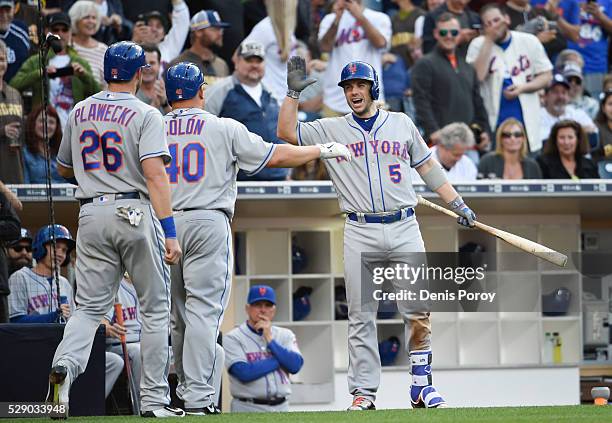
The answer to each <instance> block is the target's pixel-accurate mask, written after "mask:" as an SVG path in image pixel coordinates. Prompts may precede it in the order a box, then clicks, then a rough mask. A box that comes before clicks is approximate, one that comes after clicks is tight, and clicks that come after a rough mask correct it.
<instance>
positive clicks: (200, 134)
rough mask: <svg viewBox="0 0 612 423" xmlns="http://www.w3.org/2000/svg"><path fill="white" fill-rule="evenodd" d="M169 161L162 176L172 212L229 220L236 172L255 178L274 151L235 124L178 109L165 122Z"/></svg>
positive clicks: (232, 209)
mask: <svg viewBox="0 0 612 423" xmlns="http://www.w3.org/2000/svg"><path fill="white" fill-rule="evenodd" d="M164 121H165V130H166V134H167V137H168V148H169V151H170V155H171V156H172V160H171V161H170V163H169V164H168V165H166V173H167V174H168V179H169V180H170V187H171V190H172V208H173V209H175V210H183V209H188V208H194V209H208V210H213V209H216V210H222V211H223V212H225V213H226V214H227V215H228V216H229V217H230V218H231V217H232V216H233V214H234V204H235V202H236V194H237V189H236V175H237V174H238V169H242V170H244V171H245V172H247V174H249V175H253V174H256V173H257V172H259V171H260V170H262V169H263V168H264V167H265V166H266V164H267V163H268V161H269V160H270V158H271V157H272V154H273V152H274V149H275V148H276V146H275V144H271V143H267V142H265V141H264V140H263V139H262V138H261V137H260V136H259V135H256V134H253V133H251V132H249V131H248V130H247V129H246V127H245V126H244V125H243V124H241V123H240V122H237V121H235V120H233V119H227V118H218V117H217V116H215V115H213V114H211V113H208V112H205V111H204V110H200V109H178V110H175V111H172V112H170V113H168V114H167V115H166V116H164Z"/></svg>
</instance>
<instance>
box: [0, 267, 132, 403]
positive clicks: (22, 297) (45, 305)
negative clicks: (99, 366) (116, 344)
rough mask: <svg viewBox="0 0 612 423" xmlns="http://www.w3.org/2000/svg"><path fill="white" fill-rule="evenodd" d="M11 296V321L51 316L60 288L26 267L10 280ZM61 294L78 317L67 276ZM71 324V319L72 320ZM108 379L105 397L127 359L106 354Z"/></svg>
mask: <svg viewBox="0 0 612 423" xmlns="http://www.w3.org/2000/svg"><path fill="white" fill-rule="evenodd" d="M9 284H10V288H11V295H9V310H10V318H11V319H13V318H16V317H18V316H27V315H33V314H38V315H41V314H47V313H51V312H53V311H55V310H56V309H57V287H56V285H55V281H54V280H53V278H47V277H45V276H41V275H39V274H37V273H35V272H34V271H33V270H32V269H30V268H28V267H22V268H21V269H20V270H18V271H16V272H15V273H13V274H12V275H11V277H10V279H9ZM59 284H60V293H61V296H62V297H66V299H65V304H68V305H69V306H70V314H71V315H72V313H74V309H75V305H74V299H73V295H72V286H70V282H68V280H67V279H66V278H64V277H63V276H60V277H59ZM68 321H70V317H69V318H68ZM105 361H106V366H105V375H104V376H105V377H104V393H105V396H108V394H110V392H111V390H112V389H113V385H114V384H115V381H116V380H117V378H118V377H119V375H120V374H121V370H122V369H123V359H122V358H121V357H119V356H117V355H115V354H112V353H106V360H105Z"/></svg>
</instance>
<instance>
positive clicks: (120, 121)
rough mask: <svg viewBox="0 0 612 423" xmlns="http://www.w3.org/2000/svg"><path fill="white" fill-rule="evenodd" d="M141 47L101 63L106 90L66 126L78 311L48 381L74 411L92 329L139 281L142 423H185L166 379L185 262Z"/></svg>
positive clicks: (64, 163)
mask: <svg viewBox="0 0 612 423" xmlns="http://www.w3.org/2000/svg"><path fill="white" fill-rule="evenodd" d="M146 66H147V63H146V60H145V53H144V51H143V49H142V48H141V47H140V46H138V45H136V44H134V43H132V42H126V41H123V42H119V43H115V44H113V45H111V46H110V47H109V48H108V50H107V51H106V53H105V55H104V79H105V80H106V82H107V83H108V89H107V90H106V91H101V92H99V93H97V94H94V95H93V96H91V97H89V98H87V99H85V100H83V101H82V102H80V103H78V104H77V105H76V106H75V107H74V109H73V110H72V112H71V113H70V116H69V118H68V123H67V125H66V128H65V130H64V135H63V138H62V143H61V145H60V149H59V153H58V156H57V161H58V172H59V173H60V174H61V175H62V176H64V177H65V178H70V177H76V180H77V181H78V185H79V186H78V188H77V191H76V197H77V198H78V199H79V202H80V205H81V209H80V212H79V232H78V235H77V241H76V249H77V256H78V260H77V264H76V281H77V284H78V289H77V293H76V302H77V304H79V307H78V308H77V310H76V312H75V313H74V315H73V316H72V318H71V319H70V320H69V321H68V324H67V325H66V330H65V331H64V337H63V340H62V342H61V343H60V345H59V346H58V348H57V350H56V352H55V356H54V357H53V368H52V369H51V374H50V376H49V382H50V384H51V388H52V389H51V393H52V394H53V401H54V402H55V403H63V404H66V405H67V404H68V401H69V393H70V386H71V384H72V382H73V381H74V380H75V378H76V377H77V376H78V375H79V374H81V373H82V372H83V371H84V370H85V367H86V366H87V361H88V360H89V355H90V353H91V346H92V343H93V338H94V334H95V331H96V330H97V328H98V326H99V325H100V322H101V321H102V318H103V317H104V316H105V314H106V313H107V312H108V310H110V309H111V308H112V307H113V304H114V300H115V296H116V294H117V290H118V289H119V283H120V281H121V277H122V275H123V273H124V272H125V271H126V270H127V272H128V273H129V274H130V275H131V276H132V280H133V283H134V287H135V288H136V292H137V294H138V303H139V304H140V311H141V313H142V332H141V356H142V377H141V382H140V401H141V407H140V409H141V411H142V415H143V416H144V417H182V416H184V412H183V410H180V409H174V408H171V407H169V403H170V396H169V392H170V390H169V387H168V378H167V371H168V367H169V361H170V354H169V348H168V331H169V320H170V319H169V315H170V313H169V311H170V293H169V283H170V278H169V275H170V270H169V268H168V265H169V264H175V263H177V262H178V259H179V258H180V256H181V248H180V247H179V245H178V241H177V240H176V227H175V225H174V218H173V216H172V207H171V204H170V186H169V184H168V177H167V176H166V171H165V168H164V163H165V162H167V161H169V160H170V158H171V156H170V154H169V152H168V145H167V142H166V137H165V131H164V123H163V119H162V115H161V113H160V112H159V111H158V110H157V109H155V108H153V107H151V106H148V105H146V104H144V103H143V102H141V101H140V100H138V99H137V98H136V97H135V96H134V94H135V93H136V91H137V89H138V87H139V85H140V82H141V79H142V68H143V67H146Z"/></svg>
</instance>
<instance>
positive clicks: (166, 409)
mask: <svg viewBox="0 0 612 423" xmlns="http://www.w3.org/2000/svg"><path fill="white" fill-rule="evenodd" d="M140 415H141V416H142V417H154V418H158V419H165V418H169V417H185V412H184V411H183V410H181V409H180V408H174V407H170V406H169V405H165V406H163V407H162V408H157V409H155V410H149V411H143V412H142V413H140Z"/></svg>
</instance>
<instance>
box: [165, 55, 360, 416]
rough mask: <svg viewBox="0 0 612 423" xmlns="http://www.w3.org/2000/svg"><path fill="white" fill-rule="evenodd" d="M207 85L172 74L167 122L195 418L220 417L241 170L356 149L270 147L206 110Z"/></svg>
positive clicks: (181, 69)
mask: <svg viewBox="0 0 612 423" xmlns="http://www.w3.org/2000/svg"><path fill="white" fill-rule="evenodd" d="M205 87H206V83H205V82H204V75H203V74H202V72H201V71H200V69H199V68H198V67H197V66H195V65H194V64H191V63H186V62H182V63H178V64H176V65H174V66H172V67H170V69H168V72H167V75H166V95H167V97H168V101H169V102H170V104H171V106H172V112H170V113H168V114H167V115H166V116H165V117H164V120H165V124H166V133H167V136H168V147H169V149H170V154H171V156H172V160H171V161H170V163H169V164H168V165H167V167H166V172H167V174H168V179H169V180H170V186H171V189H172V208H173V209H174V216H175V218H176V223H177V229H178V232H177V236H178V241H179V244H180V245H181V248H182V249H183V251H184V252H185V254H184V257H183V259H182V260H180V261H179V263H178V266H173V267H172V349H173V352H174V365H175V369H176V372H177V376H178V380H179V385H178V387H177V396H178V397H179V399H181V400H183V401H184V404H185V411H186V412H187V414H190V415H205V414H218V413H219V412H220V411H219V410H218V409H217V407H216V406H215V405H214V404H213V397H214V395H215V389H214V387H213V386H212V385H213V381H214V380H215V375H219V374H220V372H221V368H222V366H223V364H221V363H220V360H221V359H222V355H221V354H222V351H220V348H219V347H218V346H217V345H216V340H217V336H218V334H219V327H220V326H221V323H222V320H223V312H224V310H225V308H226V306H227V302H228V300H229V292H230V278H231V274H232V266H233V264H232V263H233V255H232V254H233V253H232V252H233V248H232V237H231V229H230V221H231V219H232V216H233V214H234V204H235V202H236V193H237V190H236V175H237V173H238V169H243V170H244V171H245V172H247V173H248V174H256V173H257V172H259V171H260V170H261V169H263V168H264V167H296V166H300V165H302V164H304V163H307V162H309V161H311V160H314V159H318V158H322V159H335V158H337V157H340V158H342V159H343V160H344V161H350V159H351V154H350V152H349V150H348V149H347V148H346V147H345V146H344V145H341V144H338V143H335V142H330V143H327V144H324V145H321V146H311V147H295V146H292V145H277V144H272V143H268V142H265V141H264V140H263V139H262V138H261V137H260V136H258V135H256V134H253V133H251V132H249V131H248V130H247V129H246V127H245V126H244V125H243V124H241V123H239V122H237V121H235V120H233V119H226V118H218V117H217V116H215V115H213V114H211V113H208V112H206V111H204V102H205V99H204V98H205V96H204V91H205Z"/></svg>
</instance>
